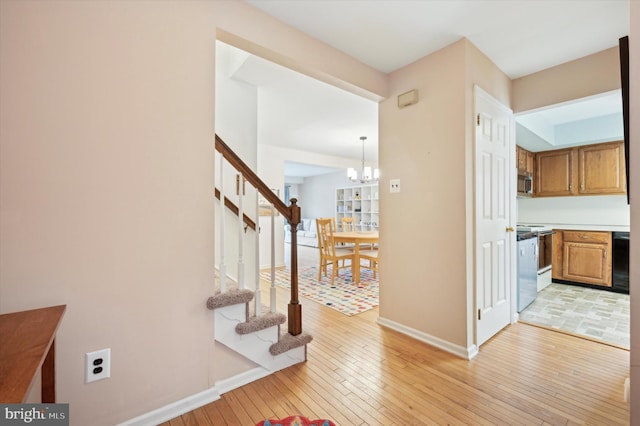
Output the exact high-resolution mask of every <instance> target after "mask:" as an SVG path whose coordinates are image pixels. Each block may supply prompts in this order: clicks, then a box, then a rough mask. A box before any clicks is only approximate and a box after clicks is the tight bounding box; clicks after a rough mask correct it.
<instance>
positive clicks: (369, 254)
mask: <svg viewBox="0 0 640 426" xmlns="http://www.w3.org/2000/svg"><path fill="white" fill-rule="evenodd" d="M360 260H361V261H362V260H365V261H367V262H368V264H365V265H363V264H362V262H361V263H360V268H365V269H371V270H372V271H373V278H376V277H377V275H378V249H375V250H364V251H363V250H360Z"/></svg>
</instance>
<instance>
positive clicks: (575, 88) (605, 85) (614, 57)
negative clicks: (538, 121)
mask: <svg viewBox="0 0 640 426" xmlns="http://www.w3.org/2000/svg"><path fill="white" fill-rule="evenodd" d="M512 84H513V86H512V90H513V108H512V109H513V111H514V112H515V113H519V112H523V111H529V110H533V109H537V108H541V107H546V106H549V105H554V104H558V103H562V102H567V101H572V100H575V99H580V98H584V97H588V96H593V95H598V94H600V93H605V92H609V91H611V90H616V89H619V88H620V53H619V50H618V47H612V48H610V49H607V50H603V51H602V52H598V53H595V54H593V55H589V56H585V57H584V58H580V59H576V60H575V61H571V62H567V63H565V64H561V65H558V66H555V67H552V68H548V69H546V70H542V71H539V72H537V73H534V74H530V75H527V76H524V77H521V78H517V79H515V80H513V83H512Z"/></svg>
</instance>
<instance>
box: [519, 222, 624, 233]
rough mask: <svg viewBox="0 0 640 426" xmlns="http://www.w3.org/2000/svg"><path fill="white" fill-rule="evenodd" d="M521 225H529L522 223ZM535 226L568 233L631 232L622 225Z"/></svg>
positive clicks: (559, 224) (554, 224)
mask: <svg viewBox="0 0 640 426" xmlns="http://www.w3.org/2000/svg"><path fill="white" fill-rule="evenodd" d="M519 225H529V224H527V223H521V224H519ZM533 225H543V226H548V227H550V228H551V229H563V230H567V231H605V232H629V228H630V227H629V226H622V225H579V224H569V223H535V224H533Z"/></svg>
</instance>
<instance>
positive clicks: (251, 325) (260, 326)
mask: <svg viewBox="0 0 640 426" xmlns="http://www.w3.org/2000/svg"><path fill="white" fill-rule="evenodd" d="M286 321H287V316H286V315H285V314H281V313H280V312H268V313H266V314H263V315H261V316H259V317H255V316H253V317H250V318H249V320H248V321H246V322H241V323H240V324H238V325H236V333H238V334H249V333H253V332H255V331H260V330H264V329H265V328H269V327H274V326H277V325H280V324H284V323H285V322H286Z"/></svg>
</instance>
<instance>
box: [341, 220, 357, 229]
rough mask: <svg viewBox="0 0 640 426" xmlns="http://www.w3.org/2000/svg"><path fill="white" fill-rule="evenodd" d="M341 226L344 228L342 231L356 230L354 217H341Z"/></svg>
mask: <svg viewBox="0 0 640 426" xmlns="http://www.w3.org/2000/svg"><path fill="white" fill-rule="evenodd" d="M340 226H341V228H342V232H351V231H355V230H356V229H355V227H354V225H353V218H352V217H343V218H340Z"/></svg>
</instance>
